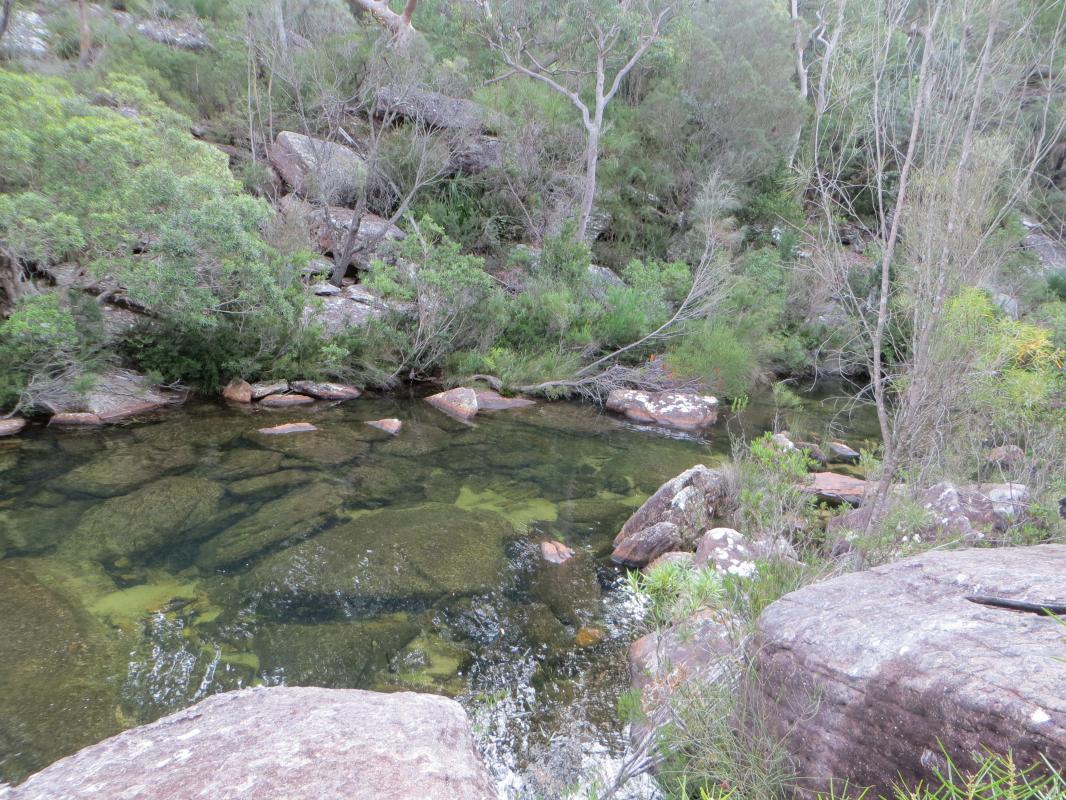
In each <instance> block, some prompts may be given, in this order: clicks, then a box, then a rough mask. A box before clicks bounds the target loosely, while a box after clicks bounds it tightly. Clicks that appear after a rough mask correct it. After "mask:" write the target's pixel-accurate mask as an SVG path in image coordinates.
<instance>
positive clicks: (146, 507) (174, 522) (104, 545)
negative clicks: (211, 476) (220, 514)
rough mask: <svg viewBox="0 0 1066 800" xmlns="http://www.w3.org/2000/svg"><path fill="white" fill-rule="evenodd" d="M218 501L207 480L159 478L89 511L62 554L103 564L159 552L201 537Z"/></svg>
mask: <svg viewBox="0 0 1066 800" xmlns="http://www.w3.org/2000/svg"><path fill="white" fill-rule="evenodd" d="M221 500H222V487H220V486H219V485H218V484H217V483H215V482H214V481H211V480H208V479H206V478H195V477H188V476H174V477H170V478H161V479H159V480H158V481H155V482H154V483H150V484H148V485H147V486H145V487H143V488H141V489H138V490H136V491H134V492H130V493H129V494H127V495H123V496H121V497H112V498H111V499H109V500H105V501H103V502H102V503H100V504H99V505H96V506H93V507H92V508H90V509H89V510H88V511H86V512H85V514H83V515H82V518H81V521H80V522H79V523H78V527H77V529H76V530H75V531H74V534H73V535H72V536H70V537H69V538H68V539H66V540H65V541H64V542H63V545H62V548H61V549H62V550H63V552H64V553H66V554H68V555H72V556H74V557H76V558H91V559H94V560H97V561H103V562H107V561H113V560H115V559H117V558H121V557H128V556H132V555H138V554H143V553H148V552H152V551H158V550H160V549H162V548H165V547H169V546H174V545H177V544H180V543H182V542H183V541H184V540H185V539H187V538H188V537H190V536H196V535H202V531H201V530H200V529H201V528H202V527H203V526H204V525H205V524H206V523H207V522H208V521H210V520H211V519H212V518H213V517H214V516H215V514H216V512H217V511H218V507H219V503H220V501H221Z"/></svg>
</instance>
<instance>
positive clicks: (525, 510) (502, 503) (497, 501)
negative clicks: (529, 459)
mask: <svg viewBox="0 0 1066 800" xmlns="http://www.w3.org/2000/svg"><path fill="white" fill-rule="evenodd" d="M455 504H456V505H457V506H458V507H459V508H462V509H466V510H475V509H480V510H484V511H494V512H496V513H497V514H500V515H501V516H503V517H505V518H506V519H507V520H508V521H509V522H510V523H511V524H512V525H513V526H514V527H515V528H518V529H524V528H525V527H526V526H528V525H529V524H530V523H531V522H534V521H536V520H541V521H546V522H552V521H554V520H555V519H556V518H557V517H558V515H559V512H558V508H557V506H556V505H555V504H554V503H553V502H551V501H550V500H546V499H544V498H543V497H541V494H540V489H539V487H538V486H537V485H536V484H532V483H521V482H519V481H512V480H493V479H487V478H471V479H470V480H469V481H468V482H467V483H464V484H463V485H462V487H460V489H459V496H458V497H457V498H456V500H455Z"/></svg>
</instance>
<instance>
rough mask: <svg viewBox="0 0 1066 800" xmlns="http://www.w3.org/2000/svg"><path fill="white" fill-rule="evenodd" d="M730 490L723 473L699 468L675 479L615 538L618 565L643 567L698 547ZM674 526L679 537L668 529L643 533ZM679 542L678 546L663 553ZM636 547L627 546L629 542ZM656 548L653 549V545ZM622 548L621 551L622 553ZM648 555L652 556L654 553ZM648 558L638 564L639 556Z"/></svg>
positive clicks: (687, 471)
mask: <svg viewBox="0 0 1066 800" xmlns="http://www.w3.org/2000/svg"><path fill="white" fill-rule="evenodd" d="M726 493H727V486H726V481H725V478H724V476H723V475H722V473H720V472H718V471H717V470H712V469H708V468H707V467H705V466H704V465H703V464H697V465H696V466H694V467H692V468H691V469H687V470H685V471H684V472H682V473H681V474H680V475H678V476H677V477H675V478H671V479H670V480H669V481H667V482H666V483H664V484H663V485H662V486H660V487H659V489H658V490H657V491H656V492H655V494H653V495H652V496H651V497H649V498H648V499H647V500H646V501H644V504H643V505H642V506H641V507H640V508H638V509H637V510H636V512H635V513H634V514H633V515H632V516H631V517H630V518H629V519H627V520H626V521H625V523H624V524H623V525H622V529H621V530H620V531H619V532H618V535H617V536H615V538H614V547H615V549H616V551H618V557H617V558H616V560H617V561H620V563H625V564H627V565H629V566H634V567H643V566H644V565H645V564H647V563H648V562H649V561H652V560H654V559H655V558H656V557H657V556H660V555H662V554H663V553H665V552H667V551H669V550H678V549H681V547H682V546H688V547H694V546H695V544H696V540H697V539H698V538H699V536H700V535H701V534H702V533H703V531H704V530H706V523H707V521H708V520H710V519H711V517H713V516H715V514H716V511H717V510H719V508H720V506H721V505H722V503H723V501H724V500H725V499H726ZM663 522H665V523H669V524H670V525H672V526H673V528H674V531H673V533H676V537H674V536H670V535H667V534H670V533H671V531H670V529H668V528H659V529H657V530H656V531H655V532H654V535H651V534H649V535H644V534H643V532H644V531H645V530H647V529H649V528H652V527H653V526H655V525H658V524H659V523H663ZM674 538H676V544H674V545H672V546H667V547H665V548H663V549H660V548H661V547H662V546H663V545H666V544H668V543H669V542H670V541H673V539H674ZM631 539H632V540H634V544H632V545H626V542H627V541H629V540H631ZM653 541H654V542H655V543H656V544H655V546H649V545H651V544H652V543H653ZM619 548H621V549H620V550H619ZM652 551H655V552H654V553H653V554H651V555H647V554H648V553H652ZM640 554H644V555H647V561H644V562H643V563H636V556H638V555H640Z"/></svg>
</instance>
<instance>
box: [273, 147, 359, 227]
mask: <svg viewBox="0 0 1066 800" xmlns="http://www.w3.org/2000/svg"><path fill="white" fill-rule="evenodd" d="M267 158H269V159H270V163H271V165H273V167H274V169H276V170H277V171H278V174H280V175H281V177H282V178H284V179H285V182H286V183H287V184H289V186H291V187H292V189H293V191H294V192H296V193H297V194H299V195H301V196H303V197H306V198H308V199H310V200H314V201H317V202H325V203H328V204H338V205H344V204H346V203H350V202H352V201H353V200H355V199H356V198H357V197H358V195H359V192H360V191H361V190H362V188H363V186H364V184H365V183H366V178H367V164H366V159H364V158H363V157H362V156H361V155H359V154H358V153H357V152H355V151H354V150H352V149H351V148H350V147H345V146H344V145H340V144H337V143H335V142H327V141H325V140H324V139H316V138H314V137H312V136H305V135H304V134H302V133H293V132H292V131H282V132H281V133H279V134H278V135H277V138H276V139H275V140H274V144H272V145H271V146H270V149H269V150H268V151H267ZM349 213H350V212H349Z"/></svg>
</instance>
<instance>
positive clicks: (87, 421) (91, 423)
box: [48, 411, 104, 428]
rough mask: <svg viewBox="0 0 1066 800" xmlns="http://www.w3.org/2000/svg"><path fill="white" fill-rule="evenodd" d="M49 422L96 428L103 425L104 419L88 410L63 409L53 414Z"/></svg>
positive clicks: (73, 426)
mask: <svg viewBox="0 0 1066 800" xmlns="http://www.w3.org/2000/svg"><path fill="white" fill-rule="evenodd" d="M48 424H49V425H57V426H59V427H61V428H95V427H96V426H98V425H103V424H104V421H103V420H102V419H100V417H99V416H98V415H96V414H90V413H89V412H88V411H61V412H60V413H58V414H53V415H52V418H51V419H49V420H48Z"/></svg>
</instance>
